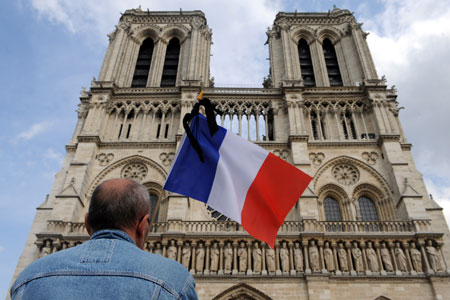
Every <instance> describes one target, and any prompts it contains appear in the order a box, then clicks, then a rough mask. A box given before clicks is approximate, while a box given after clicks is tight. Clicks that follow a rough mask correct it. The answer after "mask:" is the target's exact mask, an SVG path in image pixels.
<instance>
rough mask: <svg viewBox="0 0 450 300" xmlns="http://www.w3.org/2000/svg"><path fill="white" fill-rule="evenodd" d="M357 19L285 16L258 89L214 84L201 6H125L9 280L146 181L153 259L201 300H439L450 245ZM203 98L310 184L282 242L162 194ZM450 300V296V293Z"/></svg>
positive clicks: (81, 237) (278, 21)
mask: <svg viewBox="0 0 450 300" xmlns="http://www.w3.org/2000/svg"><path fill="white" fill-rule="evenodd" d="M366 36H367V33H365V32H364V31H363V30H362V28H361V24H359V23H357V21H356V20H355V18H354V16H353V15H352V14H351V13H350V12H349V11H348V10H341V9H338V8H334V9H333V10H332V11H330V12H328V13H297V12H296V13H284V12H280V13H278V14H277V15H276V17H275V21H274V23H273V25H272V26H271V27H270V28H269V29H268V31H267V37H268V40H267V43H268V46H269V53H270V74H269V76H268V77H267V78H265V80H264V83H263V87H261V88H230V87H227V88H222V87H215V86H214V82H213V80H211V76H210V72H209V64H210V47H211V37H212V32H211V29H210V28H209V27H208V25H207V21H206V17H205V15H204V14H203V13H202V12H201V11H180V12H151V11H142V10H141V9H131V10H127V11H125V13H124V14H123V15H122V17H121V18H120V21H119V23H118V25H117V26H116V28H115V30H114V31H113V32H112V33H111V34H109V35H108V37H109V40H110V42H109V47H108V49H107V52H106V55H105V59H104V62H103V65H102V68H101V70H100V74H99V76H98V79H95V78H94V80H93V81H92V83H91V86H90V88H89V90H87V91H86V90H83V91H82V92H81V97H80V104H79V109H78V122H77V125H76V128H75V130H74V135H73V138H72V139H71V140H70V142H69V143H68V144H67V145H66V157H65V160H64V162H63V166H62V169H61V171H60V172H58V174H57V175H56V177H55V182H54V184H53V187H52V190H51V192H50V194H49V196H48V197H47V199H46V200H45V201H44V202H43V203H42V204H41V205H40V206H39V207H38V208H37V211H36V216H35V219H34V222H33V226H32V228H31V231H30V234H29V236H28V239H27V242H26V245H25V249H24V251H23V253H22V255H21V257H20V260H19V262H18V265H17V268H16V272H15V274H14V278H16V277H17V275H18V274H19V273H20V272H21V271H22V270H23V269H24V268H25V267H26V266H27V265H28V264H30V263H31V262H33V261H34V260H36V259H38V258H39V257H42V256H45V255H48V254H51V253H54V252H56V251H60V250H63V249H66V248H70V247H73V246H76V245H78V244H81V243H83V242H84V241H86V240H87V239H89V236H88V234H87V232H86V229H85V227H84V224H83V220H84V215H85V213H86V212H87V209H88V206H89V199H90V197H91V195H92V192H93V190H94V188H95V187H96V186H97V185H98V184H100V183H101V182H103V181H104V180H107V179H110V178H118V177H125V178H133V179H135V180H136V181H138V182H140V183H142V184H143V185H144V186H146V187H147V189H148V192H149V194H150V198H151V201H152V206H153V207H154V208H155V211H157V213H156V214H155V222H154V223H153V225H152V226H153V227H152V230H151V232H150V233H149V235H148V238H147V243H146V246H145V248H146V250H147V251H149V252H152V253H156V254H160V255H163V256H165V257H168V258H171V259H174V260H177V261H178V262H179V263H181V264H183V265H184V266H185V267H186V268H187V269H188V270H189V271H190V272H191V273H192V274H193V276H194V278H195V279H196V283H197V292H198V295H199V299H201V300H206V299H214V300H228V299H252V300H260V299H267V300H268V299H286V300H287V299H309V300H313V299H345V298H346V299H367V300H369V299H370V300H372V299H405V298H408V299H410V300H415V299H445V298H446V297H448V295H449V294H450V270H449V269H450V268H449V267H448V265H447V264H448V263H450V239H449V229H448V227H447V224H446V222H445V219H444V216H443V213H442V208H440V207H439V206H438V205H437V204H436V203H435V202H434V201H433V199H432V198H431V197H430V196H429V195H428V193H427V190H426V187H425V185H424V181H423V179H422V175H421V174H420V173H419V171H418V170H417V169H416V167H415V164H414V161H413V158H412V156H411V144H409V143H408V141H407V139H406V137H405V134H404V133H403V130H402V127H401V124H400V121H399V118H398V114H399V108H398V103H397V101H396V98H397V94H396V90H395V88H394V87H392V88H388V87H387V86H386V80H385V78H384V76H382V77H381V78H379V76H378V75H377V73H376V69H375V66H374V63H373V60H372V57H371V54H370V50H369V48H368V45H367V42H366ZM201 89H202V90H203V91H204V96H205V97H208V98H209V99H210V100H211V101H212V102H213V103H214V104H215V105H216V108H218V109H219V110H220V111H222V112H223V113H222V114H221V115H218V116H217V121H218V123H219V124H221V125H222V126H224V127H227V128H228V129H229V130H232V131H233V132H235V133H236V134H238V135H240V136H242V137H243V138H245V139H248V140H250V141H252V142H254V143H256V144H258V145H259V146H261V147H263V148H265V149H267V150H268V151H270V152H272V153H274V154H275V155H277V156H279V157H281V158H282V159H284V160H286V161H287V162H289V163H291V164H293V165H294V166H296V167H298V168H299V169H301V170H303V171H304V172H306V173H308V174H309V175H311V176H313V177H314V179H313V181H312V182H311V184H310V185H309V187H308V188H307V190H306V191H305V193H304V194H303V195H302V197H301V198H300V199H299V200H298V202H297V204H296V205H295V206H294V208H293V209H292V210H291V212H290V213H289V215H288V216H287V218H286V220H285V222H284V224H283V225H282V227H281V228H280V230H279V232H278V237H277V240H276V244H275V248H274V249H271V248H270V247H268V246H267V245H266V244H265V243H263V242H260V241H258V240H255V239H253V238H252V237H251V236H249V235H248V234H247V233H246V232H245V230H244V229H243V228H242V226H240V225H239V224H237V223H235V222H234V221H232V220H229V219H228V218H226V217H225V216H223V215H221V214H220V213H219V212H217V211H215V210H213V209H210V208H209V207H207V206H206V205H204V204H203V203H201V202H198V201H195V200H193V199H190V198H187V197H184V196H182V195H178V194H173V193H169V192H166V191H164V190H163V189H162V186H163V184H164V182H165V179H166V177H167V175H168V172H169V171H170V166H171V164H172V162H173V159H174V156H175V153H176V149H177V146H179V143H180V140H181V137H182V134H183V131H184V130H183V126H182V118H183V116H184V115H185V114H186V113H187V112H190V110H191V109H192V107H193V105H194V104H195V102H196V96H197V93H198V92H199V91H200V90H201ZM447 299H448V298H447Z"/></svg>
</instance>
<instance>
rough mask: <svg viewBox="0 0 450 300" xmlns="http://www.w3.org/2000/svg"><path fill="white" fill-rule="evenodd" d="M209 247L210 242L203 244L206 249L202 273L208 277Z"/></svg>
mask: <svg viewBox="0 0 450 300" xmlns="http://www.w3.org/2000/svg"><path fill="white" fill-rule="evenodd" d="M210 246H211V242H210V241H207V242H206V243H205V248H206V255H205V260H206V262H205V270H204V271H203V274H205V275H208V274H209V247H210Z"/></svg>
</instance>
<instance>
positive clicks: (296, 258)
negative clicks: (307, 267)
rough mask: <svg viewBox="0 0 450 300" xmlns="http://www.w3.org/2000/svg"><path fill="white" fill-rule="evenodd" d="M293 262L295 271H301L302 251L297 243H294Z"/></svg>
mask: <svg viewBox="0 0 450 300" xmlns="http://www.w3.org/2000/svg"><path fill="white" fill-rule="evenodd" d="M294 264H295V270H296V271H299V272H303V253H302V248H300V245H299V244H298V243H295V245H294Z"/></svg>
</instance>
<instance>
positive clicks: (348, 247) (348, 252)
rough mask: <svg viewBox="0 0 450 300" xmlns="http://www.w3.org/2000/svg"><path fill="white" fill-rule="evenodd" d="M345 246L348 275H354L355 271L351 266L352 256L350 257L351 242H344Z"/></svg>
mask: <svg viewBox="0 0 450 300" xmlns="http://www.w3.org/2000/svg"><path fill="white" fill-rule="evenodd" d="M345 248H346V249H347V260H348V263H349V267H350V268H349V270H350V275H356V271H355V269H354V268H353V258H352V252H351V249H352V244H351V243H349V242H347V243H345Z"/></svg>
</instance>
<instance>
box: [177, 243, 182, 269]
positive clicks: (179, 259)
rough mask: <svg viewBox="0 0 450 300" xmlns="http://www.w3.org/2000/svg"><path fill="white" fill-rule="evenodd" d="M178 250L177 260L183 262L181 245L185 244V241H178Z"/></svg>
mask: <svg viewBox="0 0 450 300" xmlns="http://www.w3.org/2000/svg"><path fill="white" fill-rule="evenodd" d="M177 245H178V251H177V262H179V263H180V264H181V252H183V250H182V247H181V245H183V241H177Z"/></svg>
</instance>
